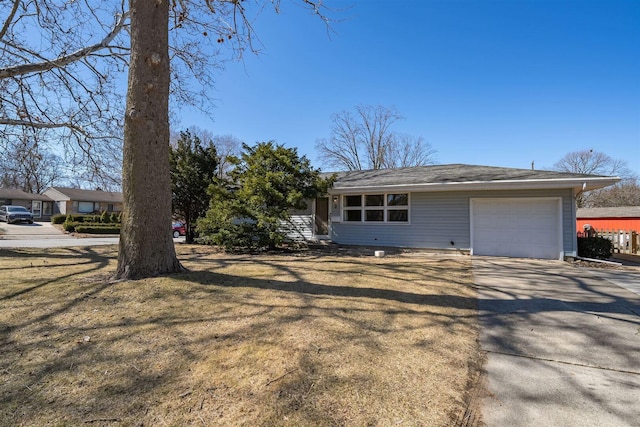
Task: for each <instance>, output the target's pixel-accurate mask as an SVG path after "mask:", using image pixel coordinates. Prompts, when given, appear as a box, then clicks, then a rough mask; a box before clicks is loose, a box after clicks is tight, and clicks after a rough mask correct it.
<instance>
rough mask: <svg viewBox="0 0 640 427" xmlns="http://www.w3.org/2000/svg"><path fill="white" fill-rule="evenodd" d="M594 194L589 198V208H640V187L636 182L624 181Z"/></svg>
mask: <svg viewBox="0 0 640 427" xmlns="http://www.w3.org/2000/svg"><path fill="white" fill-rule="evenodd" d="M593 193H594V194H591V195H590V196H589V207H592V208H611V207H617V206H640V185H638V183H637V181H634V180H624V181H622V182H619V183H618V184H616V185H614V186H612V187H607V188H602V189H600V190H596V191H594V192H593Z"/></svg>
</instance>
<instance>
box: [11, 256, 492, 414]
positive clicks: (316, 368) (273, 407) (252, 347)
mask: <svg viewBox="0 0 640 427" xmlns="http://www.w3.org/2000/svg"><path fill="white" fill-rule="evenodd" d="M177 250H178V253H179V257H180V259H181V260H182V262H183V264H184V265H185V266H186V267H187V268H189V269H190V272H188V273H185V274H179V275H174V276H170V277H161V278H153V279H145V280H140V281H124V282H116V283H111V282H109V277H110V275H111V274H112V273H113V271H114V269H115V264H116V251H117V248H116V247H95V248H66V249H49V250H38V249H16V250H6V249H4V250H2V249H0V301H1V303H0V305H1V310H0V348H1V349H2V357H1V358H0V378H1V379H2V382H1V383H0V425H6V426H15V425H18V426H20V425H45V424H48V425H91V426H102V425H105V426H107V425H108V426H134V425H135V426H141V425H144V426H161V425H175V426H180V425H203V426H205V425H207V426H208V425H250V426H254V425H269V426H271V425H286V426H302V425H304V426H314V425H317V426H352V425H353V426H366V425H370V426H375V425H380V426H388V425H396V424H398V425H403V426H405V425H416V426H417V425H420V426H423V425H433V426H440V425H454V424H456V423H460V421H459V420H460V418H461V416H462V414H463V413H464V411H465V408H466V405H467V403H468V402H467V400H468V391H469V388H470V387H471V386H472V385H473V383H474V382H475V379H476V378H477V375H478V369H479V365H480V356H479V349H478V344H477V336H478V324H477V313H476V309H477V303H476V294H475V291H474V290H473V287H472V286H471V277H472V276H471V261H470V259H469V258H465V257H451V258H446V257H442V256H432V255H421V254H402V255H394V256H391V257H387V258H374V257H372V256H357V255H333V254H323V253H314V252H307V253H302V254H297V255H296V254H287V255H277V254H271V255H228V254H222V253H219V252H217V251H216V250H215V249H212V248H209V247H200V246H188V245H179V246H177Z"/></svg>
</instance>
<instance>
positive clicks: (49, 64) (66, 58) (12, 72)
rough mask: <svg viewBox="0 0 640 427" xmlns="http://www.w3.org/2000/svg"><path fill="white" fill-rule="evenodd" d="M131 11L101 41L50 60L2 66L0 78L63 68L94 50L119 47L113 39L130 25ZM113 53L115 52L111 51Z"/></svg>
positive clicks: (119, 19)
mask: <svg viewBox="0 0 640 427" xmlns="http://www.w3.org/2000/svg"><path fill="white" fill-rule="evenodd" d="M128 19H129V12H125V13H123V14H122V15H120V16H119V17H118V20H117V21H116V23H115V25H114V28H113V30H112V31H111V32H110V33H109V34H107V35H106V37H105V38H104V39H102V40H101V41H100V42H99V43H95V44H93V45H91V46H87V47H84V48H82V49H79V50H77V51H75V52H73V53H71V54H69V55H63V56H59V57H58V58H56V59H52V60H49V61H43V62H37V63H29V64H21V65H16V66H13V67H6V68H0V79H6V78H8V77H16V76H24V75H26V74H31V73H35V72H42V71H49V70H51V69H53V68H63V67H65V66H66V65H68V64H71V63H72V62H76V61H79V60H80V59H83V58H85V57H87V56H89V55H91V54H92V53H94V52H97V51H99V50H102V49H117V46H111V45H110V44H111V42H112V41H113V39H114V38H115V37H116V36H117V35H118V33H120V31H122V30H123V29H124V28H125V27H126V26H127V25H128ZM111 53H112V54H113V52H111Z"/></svg>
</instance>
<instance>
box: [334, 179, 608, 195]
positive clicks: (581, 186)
mask: <svg viewBox="0 0 640 427" xmlns="http://www.w3.org/2000/svg"><path fill="white" fill-rule="evenodd" d="M619 181H620V178H619V177H593V178H562V179H536V180H532V179H525V180H503V181H468V182H446V183H424V184H391V185H375V186H353V187H340V186H339V183H338V186H335V187H333V188H331V189H330V190H329V194H356V193H368V192H377V191H404V192H440V191H472V190H473V191H488V190H539V189H562V188H571V189H574V190H575V191H576V192H578V191H590V190H596V189H598V188H604V187H608V186H609V185H613V184H616V183H617V182H619Z"/></svg>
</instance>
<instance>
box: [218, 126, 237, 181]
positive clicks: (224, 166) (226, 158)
mask: <svg viewBox="0 0 640 427" xmlns="http://www.w3.org/2000/svg"><path fill="white" fill-rule="evenodd" d="M213 145H214V146H215V147H216V151H217V152H218V161H219V164H218V178H220V179H224V178H226V177H227V176H228V175H229V172H230V171H231V169H232V168H233V162H232V159H234V158H236V157H238V156H239V155H240V152H241V151H242V141H240V139H238V138H236V137H235V136H233V135H216V136H214V137H213Z"/></svg>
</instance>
